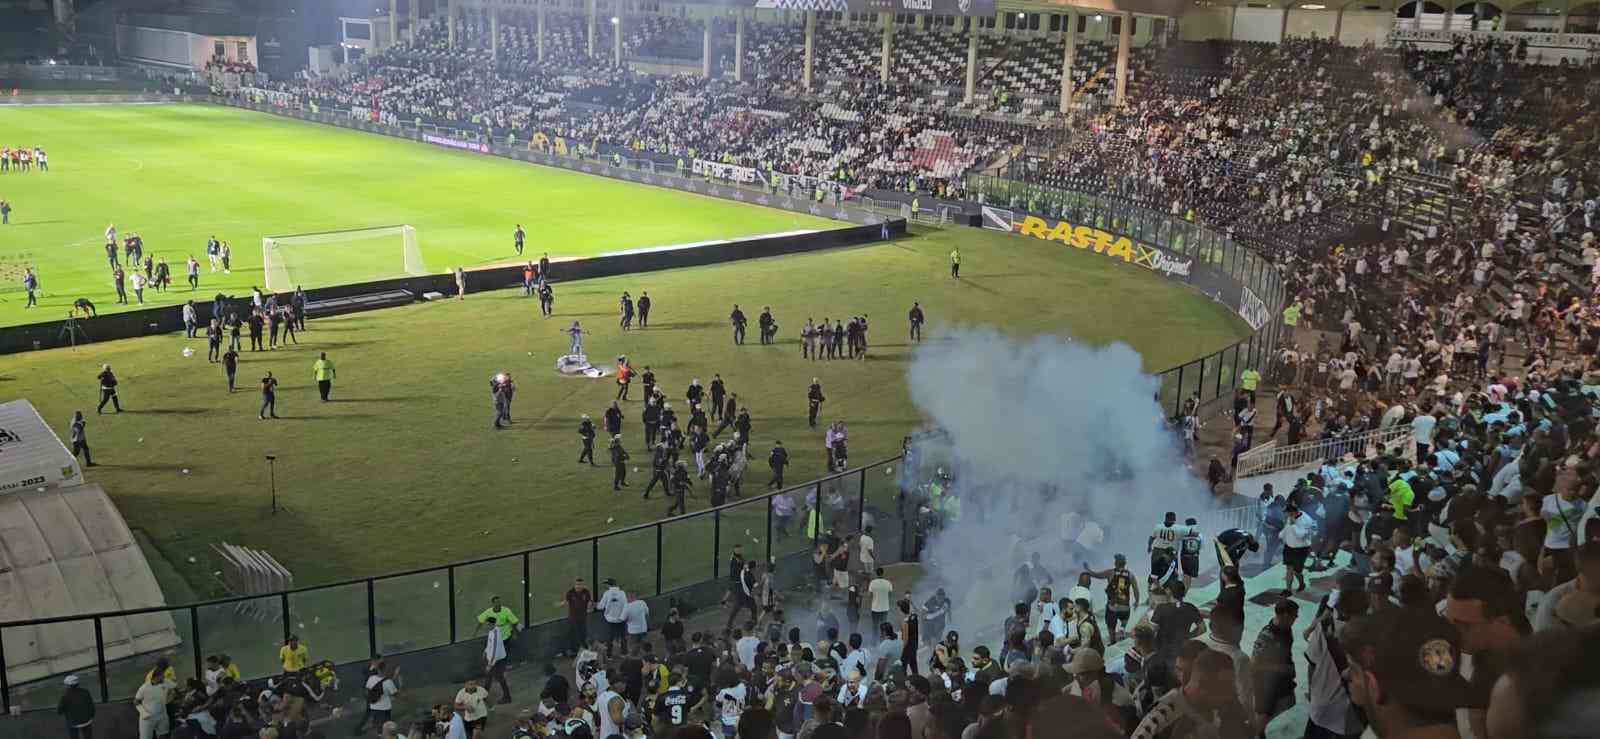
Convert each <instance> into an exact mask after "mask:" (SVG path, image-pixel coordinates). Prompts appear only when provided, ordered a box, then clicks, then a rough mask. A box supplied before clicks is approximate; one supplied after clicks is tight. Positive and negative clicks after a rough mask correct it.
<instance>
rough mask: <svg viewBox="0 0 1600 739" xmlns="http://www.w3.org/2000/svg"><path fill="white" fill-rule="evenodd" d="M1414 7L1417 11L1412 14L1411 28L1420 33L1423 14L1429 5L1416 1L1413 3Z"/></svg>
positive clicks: (1419, 0)
mask: <svg viewBox="0 0 1600 739" xmlns="http://www.w3.org/2000/svg"><path fill="white" fill-rule="evenodd" d="M1412 6H1413V7H1415V8H1416V10H1415V11H1412V13H1411V27H1412V28H1414V29H1416V30H1418V31H1420V30H1422V14H1423V13H1424V12H1426V10H1427V4H1426V3H1424V2H1423V0H1415V1H1414V2H1413V3H1412Z"/></svg>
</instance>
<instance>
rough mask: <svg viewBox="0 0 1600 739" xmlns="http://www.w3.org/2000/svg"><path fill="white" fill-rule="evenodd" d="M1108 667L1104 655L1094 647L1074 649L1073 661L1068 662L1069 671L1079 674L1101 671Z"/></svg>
mask: <svg viewBox="0 0 1600 739" xmlns="http://www.w3.org/2000/svg"><path fill="white" fill-rule="evenodd" d="M1105 668H1106V661H1105V658H1104V657H1101V656H1100V652H1099V651H1097V650H1095V649H1094V648H1092V647H1084V648H1082V649H1074V650H1072V661H1071V662H1068V663H1067V672H1068V673H1070V674H1073V675H1077V674H1080V673H1084V672H1099V671H1101V670H1104V669H1105Z"/></svg>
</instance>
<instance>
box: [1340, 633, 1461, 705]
mask: <svg viewBox="0 0 1600 739" xmlns="http://www.w3.org/2000/svg"><path fill="white" fill-rule="evenodd" d="M1340 641H1341V642H1343V643H1344V646H1345V648H1346V649H1347V651H1348V652H1349V654H1350V658H1351V659H1352V660H1354V661H1355V662H1356V663H1357V664H1359V665H1360V666H1361V668H1362V669H1364V670H1366V671H1367V672H1371V673H1373V674H1374V675H1376V676H1377V677H1378V681H1379V682H1381V683H1383V684H1384V685H1388V686H1392V693H1393V696H1394V698H1393V699H1394V701H1395V702H1396V703H1398V704H1399V705H1402V706H1408V707H1414V708H1419V709H1423V710H1428V711H1450V710H1454V709H1456V708H1459V707H1461V706H1464V705H1466V704H1467V702H1468V696H1467V681H1466V679H1464V678H1462V677H1461V633H1460V632H1459V631H1457V630H1456V627H1455V626H1453V625H1451V624H1450V622H1448V621H1446V620H1444V619H1443V618H1440V617H1439V616H1437V615H1435V614H1433V613H1428V612H1421V611H1416V610H1413V609H1401V608H1393V609H1385V610H1382V611H1379V612H1377V613H1373V614H1370V615H1367V616H1363V617H1361V618H1358V619H1356V620H1355V621H1352V622H1351V623H1350V625H1349V626H1348V627H1347V628H1346V629H1345V631H1344V633H1343V634H1342V635H1341V637H1340Z"/></svg>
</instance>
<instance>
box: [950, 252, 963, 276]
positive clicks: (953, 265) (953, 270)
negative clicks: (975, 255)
mask: <svg viewBox="0 0 1600 739" xmlns="http://www.w3.org/2000/svg"><path fill="white" fill-rule="evenodd" d="M950 277H952V278H953V279H957V280H959V279H961V250H960V249H959V248H957V249H951V250H950Z"/></svg>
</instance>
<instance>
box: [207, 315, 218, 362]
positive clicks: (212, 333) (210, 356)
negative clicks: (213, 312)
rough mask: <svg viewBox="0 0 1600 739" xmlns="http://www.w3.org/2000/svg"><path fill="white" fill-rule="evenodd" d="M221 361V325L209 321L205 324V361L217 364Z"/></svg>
mask: <svg viewBox="0 0 1600 739" xmlns="http://www.w3.org/2000/svg"><path fill="white" fill-rule="evenodd" d="M221 359H222V323H221V322H220V321H218V320H217V319H215V318H213V319H211V323H208V324H206V361H207V362H217V361H219V360H221Z"/></svg>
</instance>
